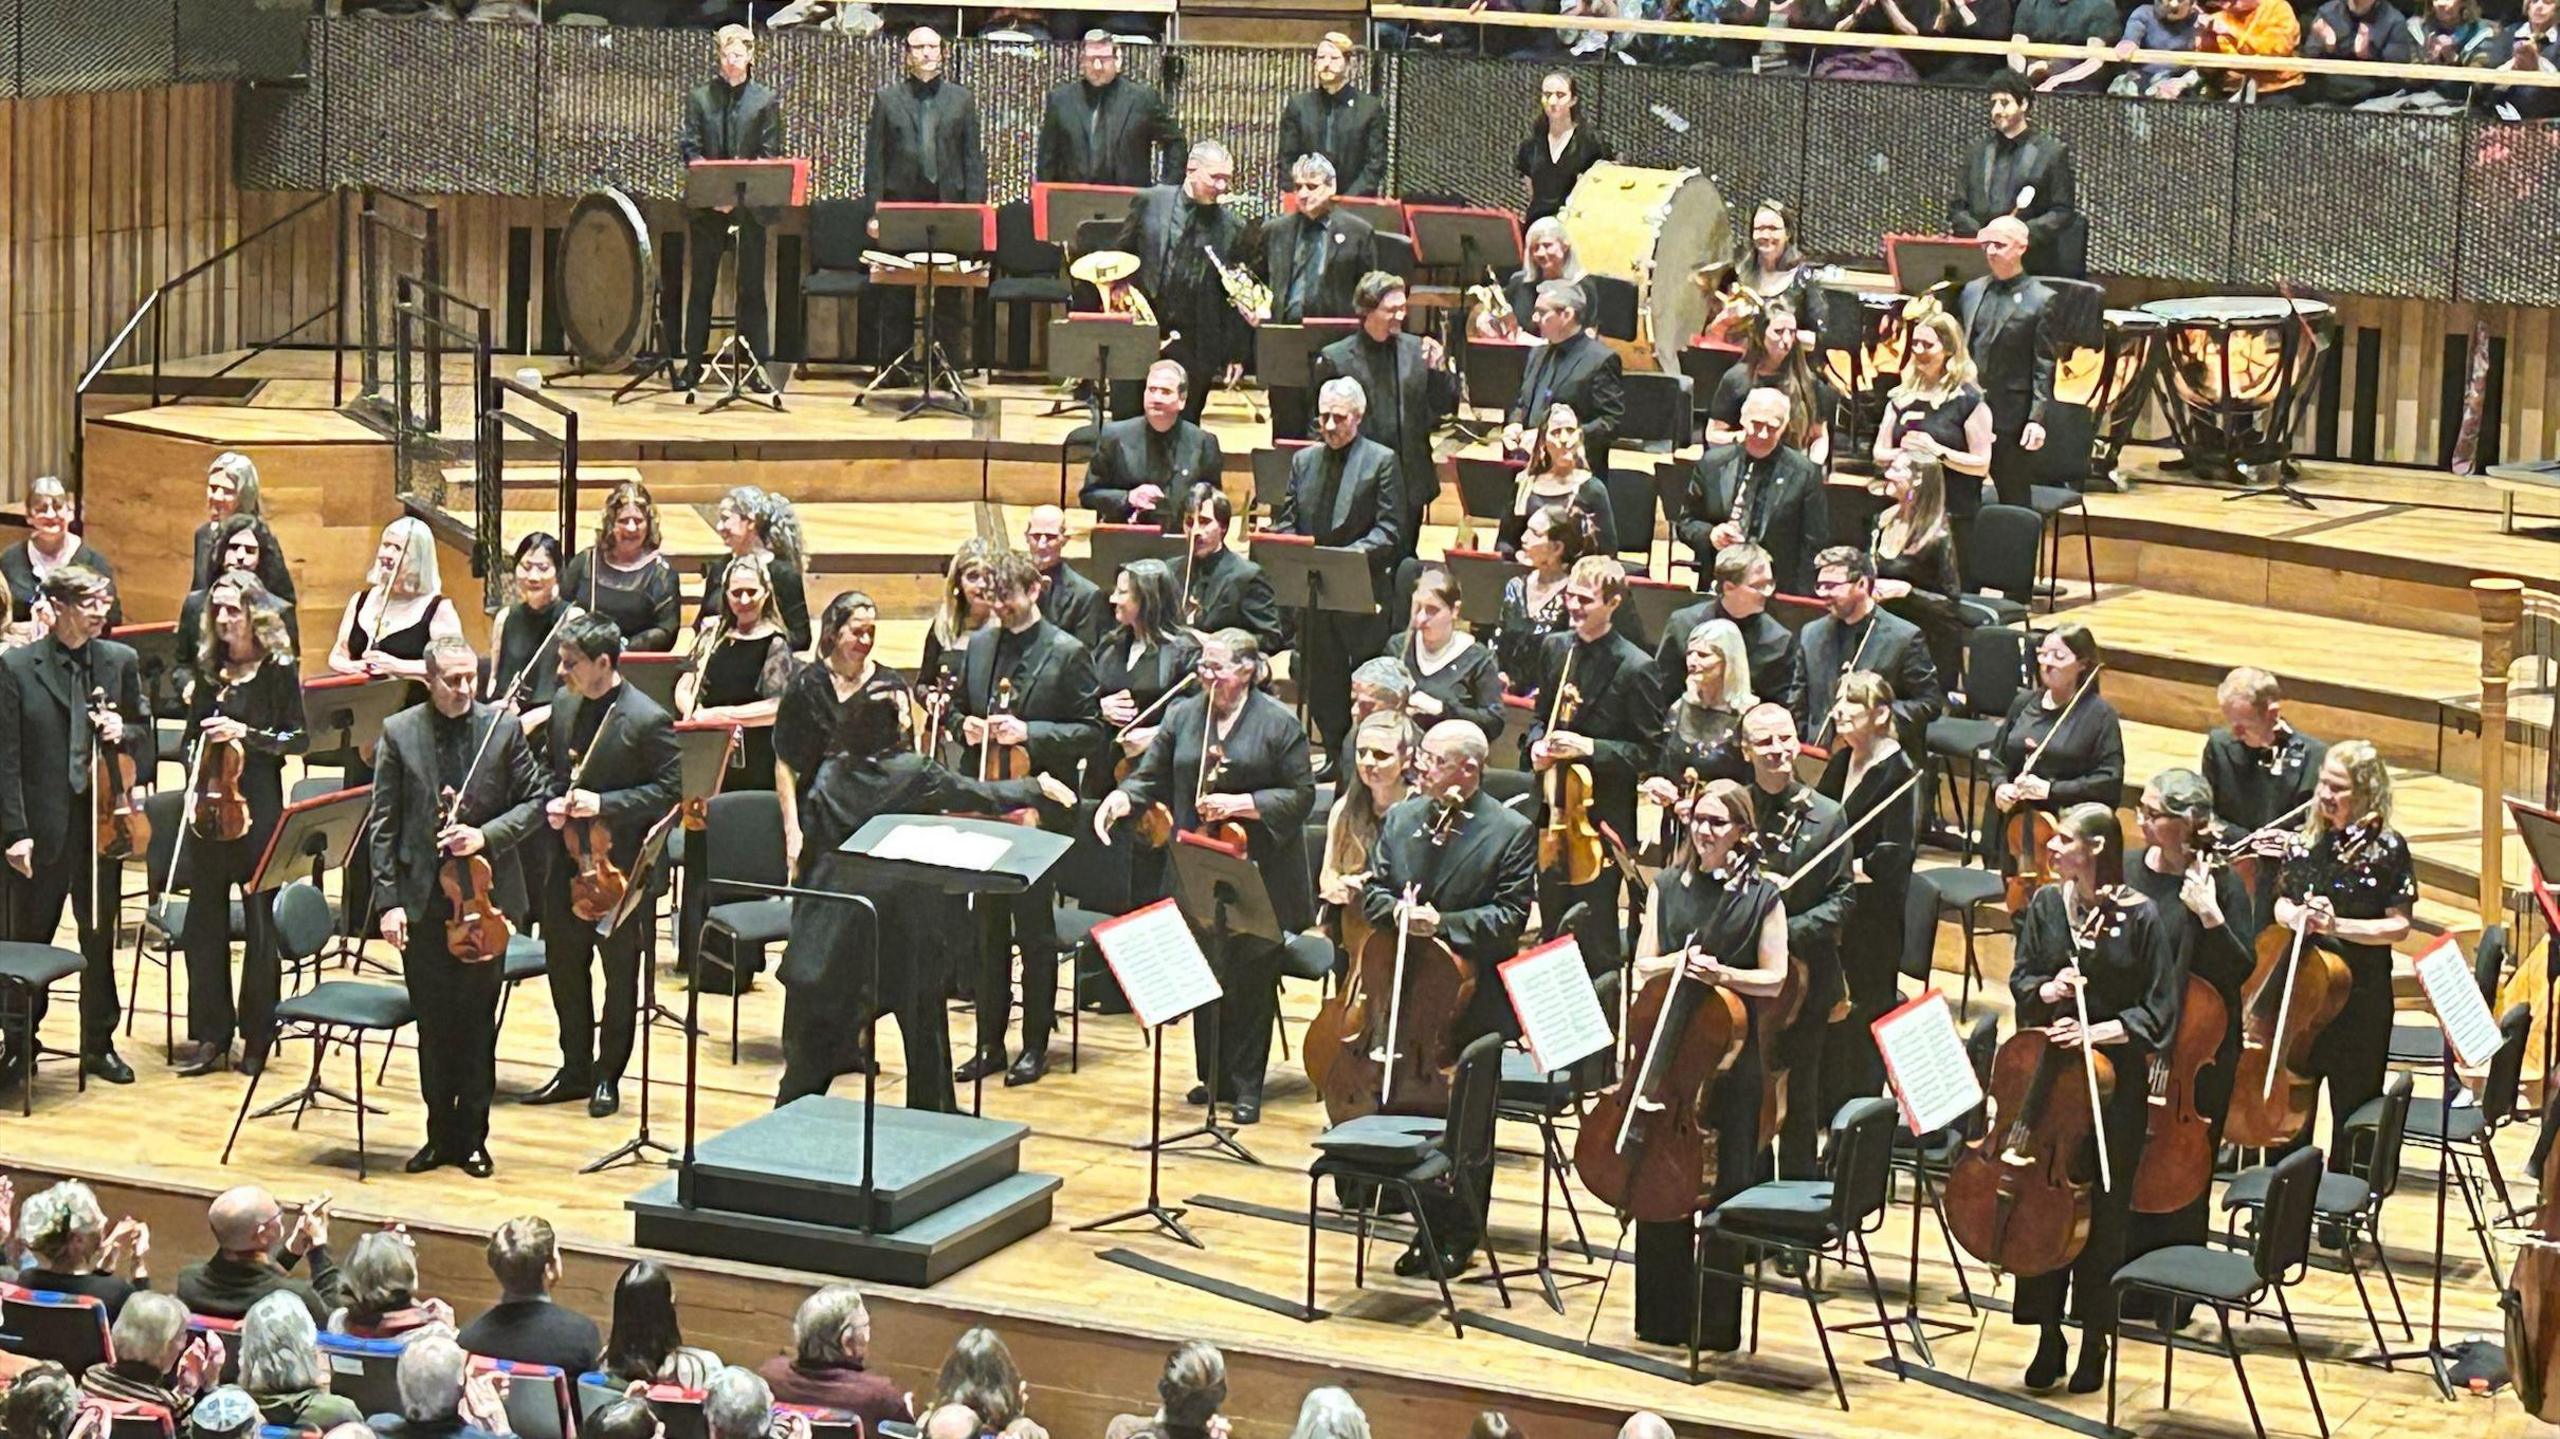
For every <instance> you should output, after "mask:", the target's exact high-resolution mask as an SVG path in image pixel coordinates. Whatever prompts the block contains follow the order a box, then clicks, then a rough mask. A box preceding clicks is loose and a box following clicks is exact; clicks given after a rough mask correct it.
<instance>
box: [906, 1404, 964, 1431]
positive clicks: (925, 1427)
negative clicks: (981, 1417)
mask: <svg viewBox="0 0 2560 1439" xmlns="http://www.w3.org/2000/svg"><path fill="white" fill-rule="evenodd" d="M917 1432H918V1433H919V1434H920V1435H921V1436H922V1439H978V1412H977V1411H976V1410H974V1409H971V1408H970V1407H969V1406H968V1405H966V1404H938V1405H936V1406H934V1409H933V1412H931V1413H929V1414H927V1415H925V1416H924V1423H923V1424H922V1425H920V1426H918V1428H917Z"/></svg>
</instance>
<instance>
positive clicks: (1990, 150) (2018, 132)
mask: <svg viewBox="0 0 2560 1439" xmlns="http://www.w3.org/2000/svg"><path fill="white" fill-rule="evenodd" d="M2035 95H2036V92H2035V87H2034V86H2032V85H2030V84H2028V83H2027V81H2026V78H2025V77H2024V76H2022V75H2019V74H2018V73H2016V72H2015V71H2010V70H2003V71H2001V72H2000V73H1999V74H1997V75H1995V76H1993V77H1992V80H1991V133H1990V134H1988V135H1985V136H1983V137H1982V139H1981V140H1979V141H1977V142H1975V144H1974V147H1973V153H1971V154H1969V155H1967V156H1966V157H1965V162H1964V175H1963V178H1962V179H1961V180H1960V181H1959V183H1958V185H1957V187H1956V193H1955V195H1954V196H1953V197H1952V198H1950V199H1949V200H1948V201H1947V222H1948V225H1949V227H1950V228H1952V229H1953V230H1954V231H1955V232H1956V233H1957V234H1959V235H1981V234H1985V233H1987V232H1988V231H1989V229H1990V228H1991V222H1992V221H1993V220H1995V219H1998V218H1999V217H2001V216H2003V215H2014V216H2016V217H2017V218H2018V220H2019V221H2021V222H2022V223H2023V225H2024V227H2025V229H2026V231H2027V245H2028V248H2027V254H2026V260H2027V267H2028V268H2029V269H2032V270H2034V271H2035V272H2036V273H2037V274H2040V275H2051V274H2058V273H2062V272H2063V271H2065V270H2068V269H2072V268H2073V266H2072V265H2070V264H2069V263H2068V262H2069V260H2070V258H2071V257H2067V256H2063V255H2061V254H2059V253H2057V244H2058V242H2059V241H2061V240H2062V238H2063V236H2064V232H2065V231H2067V230H2069V229H2071V228H2072V225H2073V222H2074V220H2075V218H2076V216H2077V213H2078V210H2077V206H2078V204H2079V196H2078V194H2077V188H2078V187H2077V186H2075V185H2074V184H2073V182H2072V175H2071V147H2070V146H2069V145H2066V144H2064V143H2063V142H2062V140H2061V139H2060V138H2059V137H2058V136H2054V135H2048V134H2046V133H2045V132H2044V131H2042V130H2038V129H2036V128H2034V127H2033V126H2032V125H2030V124H2029V123H2028V118H2029V112H2030V111H2031V110H2032V108H2033V107H2034V105H2035ZM2031 190H2032V191H2033V192H2034V193H2033V194H2029V193H2028V192H2029V191H2031ZM2021 200H2023V201H2024V202H2025V203H2023V204H2021V203H2020V201H2021ZM1974 358H1975V359H1976V360H1977V361H1978V360H1980V359H1981V358H1982V357H1981V355H1980V353H1979V352H1977V353H1976V354H1975V356H1974Z"/></svg>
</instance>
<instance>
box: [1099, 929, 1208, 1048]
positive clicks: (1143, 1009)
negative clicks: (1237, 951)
mask: <svg viewBox="0 0 2560 1439" xmlns="http://www.w3.org/2000/svg"><path fill="white" fill-rule="evenodd" d="M1093 942H1094V943H1095V944H1097V945H1099V946H1101V948H1102V958H1103V962H1104V963H1106V964H1109V965H1110V966H1111V973H1112V975H1113V977H1115V978H1117V979H1118V980H1119V981H1120V991H1121V993H1123V994H1126V995H1127V996H1128V997H1129V1009H1130V1011H1131V1012H1132V1013H1134V1014H1136V1015H1137V1016H1138V1023H1140V1024H1143V1025H1145V1026H1146V1027H1147V1028H1149V1029H1153V1028H1155V1027H1156V1026H1157V1025H1159V1024H1170V1023H1172V1022H1173V1021H1175V1020H1177V1019H1180V1018H1181V1017H1182V1016H1184V1015H1186V1014H1189V1013H1190V1012H1191V1011H1193V1010H1195V1009H1198V1008H1199V1007H1200V1006H1202V1005H1204V1004H1207V1003H1209V1002H1210V1001H1211V1000H1214V999H1216V998H1218V997H1219V996H1220V995H1222V994H1224V993H1226V991H1225V990H1223V989H1220V988H1219V987H1218V976H1217V974H1216V972H1215V971H1213V970H1211V969H1210V968H1209V957H1208V956H1207V955H1205V954H1202V953H1201V952H1200V940H1199V937H1198V936H1196V935H1194V934H1192V932H1191V922H1190V921H1189V920H1187V919H1184V918H1183V917H1182V910H1181V909H1180V908H1179V907H1178V906H1176V905H1175V904H1174V902H1173V901H1172V900H1169V899H1160V900H1157V901H1156V902H1155V903H1153V904H1151V905H1148V906H1147V907H1146V908H1144V909H1139V910H1132V911H1131V912H1129V913H1128V914H1125V915H1122V916H1121V917H1120V918H1118V919H1112V920H1105V921H1103V922H1102V923H1100V924H1097V925H1095V926H1094V927H1093Z"/></svg>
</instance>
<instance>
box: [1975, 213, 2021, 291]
mask: <svg viewBox="0 0 2560 1439" xmlns="http://www.w3.org/2000/svg"><path fill="white" fill-rule="evenodd" d="M1982 258H1983V261H1984V263H1986V264H1988V265H1989V266H1990V267H1991V273H1992V274H1993V275H1995V276H1997V277H1998V278H2000V279H2003V280H2009V279H2015V278H2016V277H2017V275H2018V272H2019V271H2021V270H2023V269H2025V268H2026V264H2027V222H2026V221H2024V220H2021V219H2019V218H2018V217H2017V216H2015V215H2003V216H2001V217H2000V218H1999V219H1997V220H1994V221H1992V222H1991V223H1990V224H1988V225H1985V226H1983V227H1982Z"/></svg>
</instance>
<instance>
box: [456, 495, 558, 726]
mask: <svg viewBox="0 0 2560 1439" xmlns="http://www.w3.org/2000/svg"><path fill="white" fill-rule="evenodd" d="M514 569H515V598H514V599H513V600H511V601H509V602H508V604H507V607H506V608H505V609H503V610H500V611H498V618H497V621H496V622H495V623H493V624H491V625H490V626H489V641H490V645H489V647H490V655H489V678H488V680H487V682H486V683H485V684H483V685H482V686H481V695H480V697H481V698H482V699H484V700H487V701H488V702H489V703H491V704H504V705H508V706H511V707H512V708H513V709H514V710H515V714H516V720H517V722H518V723H519V724H521V725H523V726H524V729H525V733H527V734H535V733H538V732H539V731H540V730H541V729H542V725H543V722H544V721H545V720H547V719H549V718H550V717H551V695H552V692H553V691H554V690H557V689H558V688H559V687H560V654H559V650H558V648H557V646H556V645H555V644H554V643H553V640H554V638H555V636H556V635H557V633H558V631H559V628H560V620H561V618H562V617H563V616H565V615H567V614H569V613H571V612H572V611H573V610H575V609H576V606H575V605H574V604H567V601H566V600H565V599H564V597H563V596H562V594H561V591H560V541H559V540H557V539H555V538H553V537H552V536H551V535H548V534H545V533H543V532H542V531H540V530H536V531H535V532H534V533H532V534H529V535H527V536H525V537H524V538H523V539H521V540H518V541H516V552H515V566H514ZM564 604H567V608H563V605H564Z"/></svg>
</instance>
